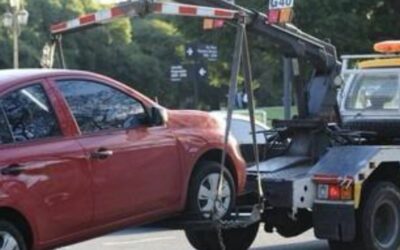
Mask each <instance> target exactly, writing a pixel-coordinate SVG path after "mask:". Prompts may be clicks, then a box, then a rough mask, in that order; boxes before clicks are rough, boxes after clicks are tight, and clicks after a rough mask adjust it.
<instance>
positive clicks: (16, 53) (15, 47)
mask: <svg viewBox="0 0 400 250" xmlns="http://www.w3.org/2000/svg"><path fill="white" fill-rule="evenodd" d="M12 14H13V25H12V33H13V35H12V36H13V44H14V45H13V51H14V53H13V54H14V69H18V68H19V46H18V45H19V44H18V37H19V27H18V26H19V23H18V9H17V8H13V13H12Z"/></svg>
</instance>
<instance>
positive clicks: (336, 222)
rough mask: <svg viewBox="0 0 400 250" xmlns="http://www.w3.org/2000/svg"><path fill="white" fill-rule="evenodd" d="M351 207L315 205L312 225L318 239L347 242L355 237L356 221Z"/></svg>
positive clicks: (343, 205)
mask: <svg viewBox="0 0 400 250" xmlns="http://www.w3.org/2000/svg"><path fill="white" fill-rule="evenodd" d="M355 216H356V214H355V210H354V206H353V205H345V204H322V203H321V204H315V205H314V208H313V224H314V230H315V236H316V237H317V238H319V239H327V240H335V241H344V242H349V241H352V240H354V239H355V236H356V220H355Z"/></svg>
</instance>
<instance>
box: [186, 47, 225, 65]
mask: <svg viewBox="0 0 400 250" xmlns="http://www.w3.org/2000/svg"><path fill="white" fill-rule="evenodd" d="M185 54H186V58H188V59H198V58H203V59H206V60H208V61H211V62H215V61H217V60H218V47H217V46H216V45H213V44H201V43H190V44H187V45H186V49H185Z"/></svg>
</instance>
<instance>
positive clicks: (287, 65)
mask: <svg viewBox="0 0 400 250" xmlns="http://www.w3.org/2000/svg"><path fill="white" fill-rule="evenodd" d="M283 81H284V85H283V86H284V89H283V106H284V114H285V119H286V120H289V119H290V118H291V109H292V81H293V66H292V58H288V57H283Z"/></svg>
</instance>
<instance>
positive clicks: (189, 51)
mask: <svg viewBox="0 0 400 250" xmlns="http://www.w3.org/2000/svg"><path fill="white" fill-rule="evenodd" d="M186 53H187V54H188V56H192V55H193V53H194V51H193V49H192V48H191V47H189V48H188V49H187V50H186Z"/></svg>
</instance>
